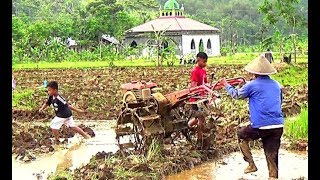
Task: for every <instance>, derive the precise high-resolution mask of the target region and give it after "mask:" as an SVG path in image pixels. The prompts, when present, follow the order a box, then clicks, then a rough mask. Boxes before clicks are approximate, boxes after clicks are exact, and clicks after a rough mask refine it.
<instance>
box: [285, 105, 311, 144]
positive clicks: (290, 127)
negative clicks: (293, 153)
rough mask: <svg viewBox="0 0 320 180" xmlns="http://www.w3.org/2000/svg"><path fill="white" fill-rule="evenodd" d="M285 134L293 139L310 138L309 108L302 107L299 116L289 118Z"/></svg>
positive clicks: (286, 122)
mask: <svg viewBox="0 0 320 180" xmlns="http://www.w3.org/2000/svg"><path fill="white" fill-rule="evenodd" d="M284 131H285V132H284V135H285V136H286V137H288V138H289V139H292V140H308V108H302V110H301V113H300V115H299V116H297V117H293V118H287V119H286V121H285V128H284Z"/></svg>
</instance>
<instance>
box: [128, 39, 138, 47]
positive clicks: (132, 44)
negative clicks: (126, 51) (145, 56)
mask: <svg viewBox="0 0 320 180" xmlns="http://www.w3.org/2000/svg"><path fill="white" fill-rule="evenodd" d="M137 46H138V44H137V42H136V41H132V42H131V44H130V47H132V48H135V47H137Z"/></svg>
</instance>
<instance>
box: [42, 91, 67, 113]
mask: <svg viewBox="0 0 320 180" xmlns="http://www.w3.org/2000/svg"><path fill="white" fill-rule="evenodd" d="M46 104H47V105H48V106H50V105H51V104H52V105H53V108H54V112H55V113H56V116H57V117H60V118H68V117H70V116H72V112H71V110H70V108H69V104H68V103H67V101H66V100H65V99H64V98H63V97H62V96H60V95H59V94H58V96H57V97H53V96H49V98H48V100H47V102H46Z"/></svg>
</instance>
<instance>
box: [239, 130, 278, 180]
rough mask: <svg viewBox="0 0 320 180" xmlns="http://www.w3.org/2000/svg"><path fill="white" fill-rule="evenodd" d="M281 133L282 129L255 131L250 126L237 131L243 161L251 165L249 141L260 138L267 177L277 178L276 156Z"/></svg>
mask: <svg viewBox="0 0 320 180" xmlns="http://www.w3.org/2000/svg"><path fill="white" fill-rule="evenodd" d="M282 133H283V128H282V127H281V128H276V129H257V128H252V127H251V126H250V125H248V126H246V127H242V128H241V129H240V130H239V131H238V138H239V145H240V149H241V152H242V154H243V156H244V157H243V158H244V160H245V161H247V162H249V163H253V158H252V154H251V150H250V147H249V141H252V140H256V139H259V138H261V139H262V144H263V149H264V154H265V156H266V160H267V164H268V170H269V177H273V178H278V154H279V148H280V138H281V136H282Z"/></svg>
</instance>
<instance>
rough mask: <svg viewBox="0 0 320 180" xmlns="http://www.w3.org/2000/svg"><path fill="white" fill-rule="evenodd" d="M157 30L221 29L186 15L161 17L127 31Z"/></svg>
mask: <svg viewBox="0 0 320 180" xmlns="http://www.w3.org/2000/svg"><path fill="white" fill-rule="evenodd" d="M152 25H153V27H154V28H155V30H156V31H164V30H166V29H167V28H168V30H167V31H201V30H202V31H212V30H213V31H218V30H219V29H217V28H215V27H212V26H209V25H207V24H204V23H201V22H198V21H196V20H193V19H190V18H186V17H174V16H173V17H159V18H158V19H154V20H151V21H149V22H146V23H144V24H141V25H139V26H136V27H134V28H131V29H129V30H128V31H127V32H153V28H152Z"/></svg>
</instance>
